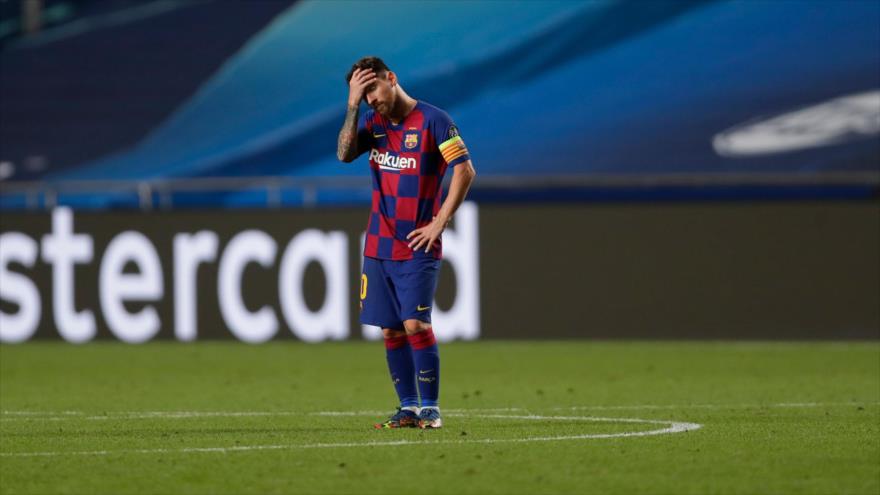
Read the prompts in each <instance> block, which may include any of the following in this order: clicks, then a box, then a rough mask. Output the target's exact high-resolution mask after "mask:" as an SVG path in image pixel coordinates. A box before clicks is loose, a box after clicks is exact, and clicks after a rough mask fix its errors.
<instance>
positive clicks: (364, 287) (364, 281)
mask: <svg viewBox="0 0 880 495" xmlns="http://www.w3.org/2000/svg"><path fill="white" fill-rule="evenodd" d="M366 298H367V274H366V273H363V274H361V301H363V300H364V299H366Z"/></svg>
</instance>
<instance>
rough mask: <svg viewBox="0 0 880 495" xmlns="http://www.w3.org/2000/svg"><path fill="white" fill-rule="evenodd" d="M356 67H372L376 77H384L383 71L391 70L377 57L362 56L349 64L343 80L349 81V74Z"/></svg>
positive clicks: (351, 73) (350, 74) (352, 72)
mask: <svg viewBox="0 0 880 495" xmlns="http://www.w3.org/2000/svg"><path fill="white" fill-rule="evenodd" d="M357 69H372V70H373V72H375V73H376V76H377V77H384V76H385V73H386V72H388V71H389V70H391V69H389V68H388V66H387V65H385V62H383V61H382V59H381V58H379V57H364V58H362V59H360V60H358V61H357V62H355V63H354V65H352V66H351V69H349V71H348V74H346V75H345V82H351V76H352V75H353V74H354V71H355V70H357Z"/></svg>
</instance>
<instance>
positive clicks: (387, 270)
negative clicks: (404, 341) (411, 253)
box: [360, 256, 440, 330]
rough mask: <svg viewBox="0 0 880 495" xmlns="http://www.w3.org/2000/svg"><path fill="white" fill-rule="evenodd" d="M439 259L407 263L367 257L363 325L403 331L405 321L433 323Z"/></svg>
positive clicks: (362, 313)
mask: <svg viewBox="0 0 880 495" xmlns="http://www.w3.org/2000/svg"><path fill="white" fill-rule="evenodd" d="M439 273H440V260H438V259H433V258H416V259H411V260H405V261H391V260H380V259H376V258H369V257H366V256H365V257H364V272H363V274H362V275H361V292H360V296H361V323H363V324H364V325H374V326H377V327H381V328H390V329H393V330H403V322H404V320H420V321H424V322H427V323H431V306H433V304H434V291H435V290H436V289H437V276H438V275H439Z"/></svg>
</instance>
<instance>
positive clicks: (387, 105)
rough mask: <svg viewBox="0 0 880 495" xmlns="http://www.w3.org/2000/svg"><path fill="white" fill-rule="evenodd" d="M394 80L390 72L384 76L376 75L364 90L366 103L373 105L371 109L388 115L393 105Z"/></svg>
mask: <svg viewBox="0 0 880 495" xmlns="http://www.w3.org/2000/svg"><path fill="white" fill-rule="evenodd" d="M394 80H395V78H394V76H393V75H392V74H391V73H386V74H385V75H384V77H383V76H379V77H377V78H376V80H375V81H373V82H372V83H371V84H370V85H369V86H367V87H366V89H365V91H364V99H365V100H366V101H367V105H370V106H371V107H373V110H375V111H377V112H379V114H380V115H384V116H388V114H389V113H390V112H391V109H392V108H393V107H394V86H393V84H394Z"/></svg>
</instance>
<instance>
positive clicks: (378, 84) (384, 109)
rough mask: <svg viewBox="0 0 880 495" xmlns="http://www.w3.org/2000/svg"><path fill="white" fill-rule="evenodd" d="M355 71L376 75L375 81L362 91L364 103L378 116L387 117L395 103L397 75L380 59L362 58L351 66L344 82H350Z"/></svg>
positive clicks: (397, 87)
mask: <svg viewBox="0 0 880 495" xmlns="http://www.w3.org/2000/svg"><path fill="white" fill-rule="evenodd" d="M357 69H368V70H372V71H373V72H375V73H376V80H375V81H373V83H372V84H370V85H369V86H367V88H366V91H364V101H366V102H367V105H370V106H371V107H373V109H374V110H376V111H377V112H379V113H380V114H382V115H388V113H389V112H390V111H391V109H392V108H394V104H395V103H396V102H397V97H398V89H399V86H398V82H397V74H395V73H394V72H392V71H391V69H389V68H388V66H387V65H385V62H383V61H382V59H381V58H379V57H364V58H362V59H360V60H358V61H357V62H355V63H354V65H352V66H351V69H350V70H349V71H348V74H347V75H346V76H345V81H346V82H350V81H351V76H352V75H353V74H354V71H355V70H357Z"/></svg>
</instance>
